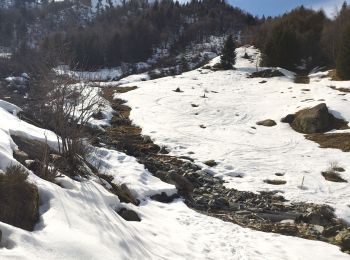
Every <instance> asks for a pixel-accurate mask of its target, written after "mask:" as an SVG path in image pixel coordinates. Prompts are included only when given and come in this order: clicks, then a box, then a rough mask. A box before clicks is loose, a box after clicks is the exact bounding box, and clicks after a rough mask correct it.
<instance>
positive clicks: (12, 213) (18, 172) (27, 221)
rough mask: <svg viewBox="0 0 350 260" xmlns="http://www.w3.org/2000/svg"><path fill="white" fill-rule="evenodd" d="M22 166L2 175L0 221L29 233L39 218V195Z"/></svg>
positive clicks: (0, 181)
mask: <svg viewBox="0 0 350 260" xmlns="http://www.w3.org/2000/svg"><path fill="white" fill-rule="evenodd" d="M27 177H28V174H27V173H26V171H25V170H24V168H23V167H22V166H11V167H9V168H8V169H7V170H6V173H5V174H1V173H0V221H1V222H5V223H7V224H10V225H13V226H16V227H19V228H23V229H26V230H29V231H32V230H33V229H34V226H35V224H36V222H37V221H38V218H39V193H38V189H37V187H36V186H35V185H33V184H30V183H28V182H27V181H26V180H27Z"/></svg>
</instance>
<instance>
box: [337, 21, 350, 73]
mask: <svg viewBox="0 0 350 260" xmlns="http://www.w3.org/2000/svg"><path fill="white" fill-rule="evenodd" d="M336 69H337V76H338V77H339V78H340V79H343V80H350V25H349V26H348V27H347V28H346V29H345V30H344V33H343V36H342V41H341V43H340V47H339V51H338V57H337V61H336Z"/></svg>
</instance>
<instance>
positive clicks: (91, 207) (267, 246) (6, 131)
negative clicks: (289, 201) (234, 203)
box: [0, 102, 348, 260]
mask: <svg viewBox="0 0 350 260" xmlns="http://www.w3.org/2000/svg"><path fill="white" fill-rule="evenodd" d="M3 107H4V108H5V109H3ZM8 110H9V112H8ZM11 110H12V111H11ZM13 110H15V111H18V110H19V108H17V107H16V106H14V105H12V106H11V105H10V104H9V103H6V102H0V121H1V122H2V123H1V125H0V169H1V170H5V169H6V167H7V166H8V165H10V164H16V163H17V162H16V161H15V159H14V158H13V156H12V152H13V150H14V149H16V145H15V144H14V142H13V140H12V139H11V136H10V134H15V135H22V136H23V135H24V136H26V137H28V138H32V139H36V140H45V136H46V137H47V139H48V142H49V144H50V145H51V146H52V147H54V146H55V141H56V136H55V134H54V133H52V132H50V131H47V130H44V129H40V128H37V127H34V126H32V125H29V124H27V123H25V122H23V121H21V120H20V119H19V118H17V117H16V116H15V115H13ZM90 160H91V162H92V163H97V164H100V166H101V168H100V170H101V171H103V172H104V173H106V174H109V175H113V176H114V177H115V181H116V182H118V183H126V184H127V185H128V187H129V188H130V190H131V191H132V192H133V193H134V194H135V195H136V196H137V197H138V198H139V199H141V200H142V202H141V205H140V206H139V207H136V206H133V205H129V204H127V205H126V204H124V203H121V202H120V201H119V199H118V198H117V197H116V196H115V195H113V194H112V193H110V192H109V191H107V190H106V189H104V188H103V187H102V185H101V184H100V180H99V179H97V178H93V177H91V178H90V179H89V180H81V181H80V182H78V181H74V180H72V179H70V178H68V177H63V178H59V180H58V181H59V182H60V183H61V185H62V187H60V186H58V185H56V184H53V183H50V182H47V181H44V180H42V179H40V178H39V177H37V176H36V175H34V174H33V173H30V176H29V180H30V181H31V182H33V183H34V184H36V185H37V186H38V188H39V194H40V221H39V223H38V224H37V225H36V227H35V230H34V231H33V232H28V231H24V230H21V229H19V228H16V227H13V226H10V225H7V224H5V223H1V222H0V230H1V232H2V238H1V242H0V259H30V260H33V259H74V260H77V259H94V260H96V259H101V260H108V259H140V260H141V259H142V260H143V259H172V260H173V259H237V260H238V259H239V260H242V259H259V260H260V259H278V260H280V259H327V260H328V259H348V255H346V254H343V253H341V252H340V250H339V248H338V247H336V246H333V245H329V244H326V243H322V242H316V241H308V240H304V239H300V238H293V237H286V236H281V235H276V234H269V233H262V232H257V231H252V230H249V229H246V228H241V227H239V226H238V225H234V224H232V223H226V222H223V221H221V220H218V219H215V218H211V217H207V216H204V215H201V214H199V213H196V212H195V211H193V210H191V209H189V208H188V207H187V206H186V205H185V204H184V203H183V202H182V201H181V200H177V201H175V202H173V203H169V204H163V203H159V202H155V201H152V200H150V199H149V198H148V196H149V195H152V194H155V193H159V192H161V191H165V192H167V193H168V194H171V193H173V192H174V191H175V188H174V186H172V185H169V184H165V183H163V182H161V181H160V180H159V179H157V178H155V177H153V176H152V175H151V174H150V173H149V172H148V171H147V170H145V169H144V167H143V165H140V164H139V163H137V162H136V160H135V159H134V158H132V157H130V156H127V155H125V154H123V153H120V152H116V151H110V150H107V149H103V148H101V149H100V148H96V150H95V153H91V155H90ZM1 174H2V173H1ZM120 207H127V208H130V209H133V210H134V211H136V212H137V213H138V214H139V216H140V217H141V219H142V221H141V222H127V221H125V220H124V219H122V218H121V217H120V216H119V215H118V214H117V213H116V209H118V208H120Z"/></svg>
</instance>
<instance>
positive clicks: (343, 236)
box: [335, 229, 350, 251]
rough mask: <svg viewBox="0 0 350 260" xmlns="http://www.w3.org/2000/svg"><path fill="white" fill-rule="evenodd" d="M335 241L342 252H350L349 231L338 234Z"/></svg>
mask: <svg viewBox="0 0 350 260" xmlns="http://www.w3.org/2000/svg"><path fill="white" fill-rule="evenodd" d="M335 241H336V242H337V243H339V245H340V247H341V250H342V251H350V230H349V229H347V230H344V231H341V232H339V234H338V235H337V236H336V237H335Z"/></svg>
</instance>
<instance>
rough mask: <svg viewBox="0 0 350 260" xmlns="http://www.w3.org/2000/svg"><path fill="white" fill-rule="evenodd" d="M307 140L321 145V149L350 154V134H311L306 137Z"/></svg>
mask: <svg viewBox="0 0 350 260" xmlns="http://www.w3.org/2000/svg"><path fill="white" fill-rule="evenodd" d="M305 137H306V139H308V140H311V141H314V142H316V143H318V144H319V145H320V147H321V148H333V149H339V150H342V151H343V152H350V134H349V133H337V134H309V135H306V136H305Z"/></svg>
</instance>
